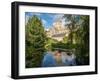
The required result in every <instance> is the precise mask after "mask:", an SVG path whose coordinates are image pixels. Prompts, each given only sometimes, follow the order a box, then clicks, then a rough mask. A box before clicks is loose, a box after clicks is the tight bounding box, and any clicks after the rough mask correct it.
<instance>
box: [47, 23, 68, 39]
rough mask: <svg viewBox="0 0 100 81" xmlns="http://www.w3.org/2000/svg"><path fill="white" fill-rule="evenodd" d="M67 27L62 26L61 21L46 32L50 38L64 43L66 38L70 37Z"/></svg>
mask: <svg viewBox="0 0 100 81" xmlns="http://www.w3.org/2000/svg"><path fill="white" fill-rule="evenodd" d="M68 33H69V32H68V29H67V27H65V26H63V25H62V22H61V21H56V22H54V23H53V26H52V27H51V28H50V29H48V30H47V31H46V34H47V36H48V37H50V38H52V39H55V40H57V41H62V40H63V38H64V37H65V36H68Z"/></svg>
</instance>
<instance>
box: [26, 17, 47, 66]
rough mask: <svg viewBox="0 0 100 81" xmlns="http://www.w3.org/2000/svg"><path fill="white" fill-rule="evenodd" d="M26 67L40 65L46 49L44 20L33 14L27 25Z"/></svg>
mask: <svg viewBox="0 0 100 81" xmlns="http://www.w3.org/2000/svg"><path fill="white" fill-rule="evenodd" d="M25 28H26V29H25V38H26V40H25V49H26V51H25V54H26V67H27V68H32V67H39V66H41V60H42V58H43V53H44V50H45V47H44V46H45V39H46V36H45V31H44V27H43V25H42V21H41V20H40V19H39V18H38V17H37V16H33V17H31V18H29V20H28V22H27V24H26V26H25Z"/></svg>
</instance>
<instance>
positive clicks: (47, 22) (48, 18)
mask: <svg viewBox="0 0 100 81" xmlns="http://www.w3.org/2000/svg"><path fill="white" fill-rule="evenodd" d="M33 15H36V16H38V17H39V18H40V19H41V20H42V23H43V26H44V27H45V29H49V28H51V27H52V25H53V23H54V22H55V21H56V20H58V19H62V17H63V16H64V14H58V13H57V14H56V13H36V12H35V13H34V12H25V18H26V23H27V22H28V19H29V18H30V17H32V16H33Z"/></svg>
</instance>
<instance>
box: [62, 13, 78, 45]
mask: <svg viewBox="0 0 100 81" xmlns="http://www.w3.org/2000/svg"><path fill="white" fill-rule="evenodd" d="M79 17H80V16H79V15H72V14H65V15H64V17H63V18H64V19H65V22H66V24H65V26H67V28H68V30H69V32H70V33H69V36H68V38H69V41H70V43H71V44H73V33H74V30H75V29H76V27H77V23H78V22H79Z"/></svg>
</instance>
